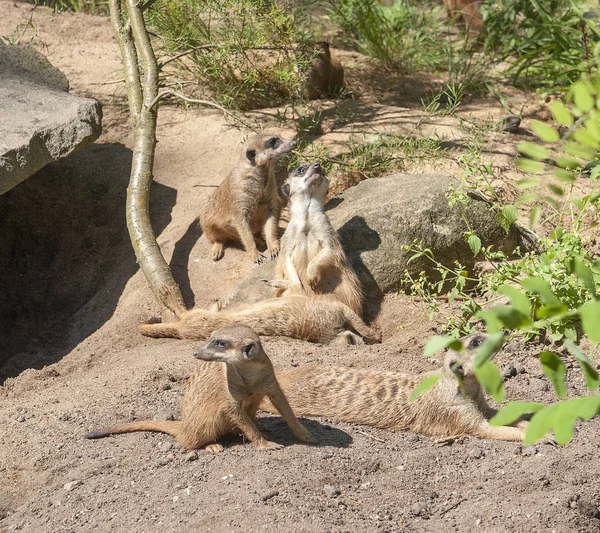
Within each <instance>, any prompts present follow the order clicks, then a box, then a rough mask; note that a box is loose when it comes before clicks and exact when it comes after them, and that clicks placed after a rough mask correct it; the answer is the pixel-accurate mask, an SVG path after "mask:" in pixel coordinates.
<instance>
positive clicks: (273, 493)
mask: <svg viewBox="0 0 600 533" xmlns="http://www.w3.org/2000/svg"><path fill="white" fill-rule="evenodd" d="M275 496H279V491H278V490H271V491H269V492H267V493H266V494H263V495H262V496H261V497H260V499H261V500H262V501H263V502H266V501H269V500H270V499H271V498H275Z"/></svg>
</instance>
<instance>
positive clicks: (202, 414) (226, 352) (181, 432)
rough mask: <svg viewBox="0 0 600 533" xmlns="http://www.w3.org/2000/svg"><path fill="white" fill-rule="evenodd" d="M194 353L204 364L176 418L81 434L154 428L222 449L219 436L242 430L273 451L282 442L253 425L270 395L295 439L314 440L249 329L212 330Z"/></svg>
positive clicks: (192, 444)
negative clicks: (299, 420) (175, 419)
mask: <svg viewBox="0 0 600 533" xmlns="http://www.w3.org/2000/svg"><path fill="white" fill-rule="evenodd" d="M194 356H195V357H196V358H198V359H201V360H202V361H203V362H201V363H200V365H199V367H198V369H197V370H196V372H195V373H194V374H193V375H192V376H191V378H190V379H189V381H188V384H187V389H186V392H185V396H184V397H183V401H182V404H181V420H180V421H169V420H143V421H139V422H131V423H129V424H121V425H118V426H113V427H110V428H107V429H101V430H96V431H91V432H89V433H87V434H86V435H85V437H86V438H88V439H98V438H102V437H107V436H109V435H114V434H118V433H131V432H134V431H157V432H160V433H167V434H169V435H172V436H173V437H175V439H176V440H177V442H178V443H179V444H181V446H183V447H184V448H185V449H187V450H193V449H198V448H204V449H205V450H207V451H210V452H220V451H222V450H223V447H222V446H221V445H220V444H217V442H216V441H217V439H219V438H220V437H222V436H224V435H227V434H229V433H234V432H241V433H243V435H244V436H245V437H246V438H248V440H250V442H252V444H253V445H254V446H255V447H256V448H258V449H261V450H274V449H277V448H282V445H281V444H277V443H275V442H270V441H268V440H267V439H265V437H264V436H263V435H262V433H261V432H260V431H259V430H258V428H257V427H256V425H255V423H254V419H255V417H256V411H257V409H258V406H259V404H260V402H261V400H262V399H263V398H264V397H268V398H269V399H270V401H271V402H272V405H275V406H276V408H277V410H278V412H279V413H280V414H281V416H282V417H283V419H284V420H285V421H286V423H287V425H288V426H289V427H290V429H291V430H292V431H293V432H294V435H296V437H298V438H299V439H300V440H302V441H305V442H314V439H313V437H312V435H311V433H310V431H308V429H306V428H305V427H304V426H303V425H302V424H300V422H298V420H297V419H296V417H295V416H294V413H293V411H292V409H291V408H290V405H289V403H288V401H287V400H286V398H285V396H284V394H283V392H282V391H281V388H280V387H279V384H278V383H277V378H276V377H275V372H274V371H273V365H272V364H271V360H270V359H269V357H268V356H267V354H266V353H265V351H264V350H263V347H262V345H261V343H260V339H259V337H258V335H257V334H256V333H255V332H254V331H252V330H251V329H250V328H248V327H245V326H237V325H236V326H229V327H225V328H221V329H218V330H215V331H214V332H213V333H212V335H211V336H210V339H209V341H208V343H207V344H206V345H204V346H203V347H201V348H200V349H198V350H197V351H196V352H194Z"/></svg>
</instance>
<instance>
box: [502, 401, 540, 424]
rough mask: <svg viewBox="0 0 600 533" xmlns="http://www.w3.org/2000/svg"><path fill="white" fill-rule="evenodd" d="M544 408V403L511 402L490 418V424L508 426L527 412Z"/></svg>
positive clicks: (534, 411)
mask: <svg viewBox="0 0 600 533" xmlns="http://www.w3.org/2000/svg"><path fill="white" fill-rule="evenodd" d="M543 408H544V404H543V403H531V402H509V403H508V405H506V407H504V408H503V409H501V410H500V411H498V412H497V413H496V414H495V415H494V416H493V417H492V418H490V424H491V425H492V426H507V425H509V424H512V423H513V422H516V421H517V420H519V418H521V417H522V416H523V415H524V414H525V413H536V412H537V411H539V410H540V409H543Z"/></svg>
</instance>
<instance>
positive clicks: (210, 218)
mask: <svg viewBox="0 0 600 533" xmlns="http://www.w3.org/2000/svg"><path fill="white" fill-rule="evenodd" d="M295 146H296V142H295V141H290V140H286V139H282V138H281V137H280V136H279V135H275V134H271V133H260V134H258V135H254V136H253V137H251V138H250V139H249V140H248V141H247V142H246V144H245V145H244V147H243V149H242V153H241V155H240V159H239V162H238V165H237V166H236V167H235V168H234V169H233V170H232V172H231V173H230V174H229V175H228V176H227V177H226V178H225V180H223V182H222V183H221V185H219V187H218V188H217V190H216V191H215V192H214V193H213V194H212V195H211V196H210V197H209V198H207V199H206V200H205V201H204V202H203V204H202V206H201V208H200V216H199V220H200V226H201V227H202V232H203V233H204V235H206V238H207V239H208V240H209V242H211V243H213V247H212V249H211V251H210V258H211V259H212V260H213V261H218V260H219V259H221V258H222V257H223V248H224V246H225V243H226V242H227V241H237V242H241V243H242V244H243V245H244V248H245V249H246V252H248V254H249V255H250V256H251V258H252V260H253V261H256V262H259V263H260V262H262V261H264V260H265V259H266V257H265V255H263V254H261V253H259V251H258V249H257V247H256V241H255V237H256V236H260V235H261V234H263V235H264V237H265V241H266V244H267V249H268V250H267V255H268V256H269V257H270V258H271V259H275V258H276V257H277V254H278V253H279V237H278V234H277V225H278V223H279V215H280V210H281V209H280V201H279V194H278V192H277V182H276V179H275V163H276V162H277V160H278V159H279V158H281V157H282V156H283V155H285V154H288V153H289V152H291V151H292V150H293V149H294V147H295Z"/></svg>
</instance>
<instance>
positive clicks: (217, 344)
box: [212, 339, 227, 350]
mask: <svg viewBox="0 0 600 533" xmlns="http://www.w3.org/2000/svg"><path fill="white" fill-rule="evenodd" d="M212 345H213V347H214V348H219V349H220V350H222V349H223V348H227V342H226V341H222V340H218V339H216V340H214V341H212Z"/></svg>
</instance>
